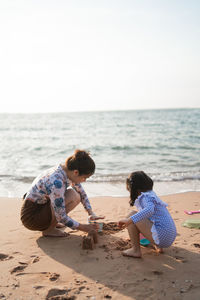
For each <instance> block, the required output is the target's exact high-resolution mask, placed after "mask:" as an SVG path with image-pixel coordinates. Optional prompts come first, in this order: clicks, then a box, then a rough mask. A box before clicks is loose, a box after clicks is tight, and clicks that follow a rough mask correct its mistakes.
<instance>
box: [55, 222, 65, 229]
mask: <svg viewBox="0 0 200 300" xmlns="http://www.w3.org/2000/svg"><path fill="white" fill-rule="evenodd" d="M63 227H66V226H65V225H64V224H63V223H57V224H56V228H63Z"/></svg>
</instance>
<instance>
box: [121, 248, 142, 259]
mask: <svg viewBox="0 0 200 300" xmlns="http://www.w3.org/2000/svg"><path fill="white" fill-rule="evenodd" d="M122 255H124V256H131V257H135V258H141V257H142V253H141V251H135V250H134V249H133V248H130V249H127V250H124V251H122Z"/></svg>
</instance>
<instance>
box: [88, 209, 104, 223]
mask: <svg viewBox="0 0 200 300" xmlns="http://www.w3.org/2000/svg"><path fill="white" fill-rule="evenodd" d="M104 218H105V217H104V216H97V215H96V214H95V213H94V212H93V211H89V219H90V220H91V221H95V220H100V219H104Z"/></svg>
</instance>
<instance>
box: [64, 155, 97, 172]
mask: <svg viewBox="0 0 200 300" xmlns="http://www.w3.org/2000/svg"><path fill="white" fill-rule="evenodd" d="M65 166H66V167H67V169H68V170H70V171H73V170H78V171H79V176H81V175H92V174H94V172H95V163H94V161H93V159H92V158H91V157H90V153H89V152H86V151H84V150H78V149H77V150H75V151H74V154H73V155H72V156H70V157H68V158H67V160H66V162H65Z"/></svg>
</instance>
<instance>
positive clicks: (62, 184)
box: [25, 165, 92, 229]
mask: <svg viewBox="0 0 200 300" xmlns="http://www.w3.org/2000/svg"><path fill="white" fill-rule="evenodd" d="M70 186H71V181H70V180H69V178H68V177H67V174H66V173H65V171H64V170H63V168H62V166H61V165H58V166H56V167H53V168H51V169H48V170H47V171H45V172H44V173H43V174H40V175H39V176H38V177H36V179H35V180H34V181H33V183H32V186H31V189H30V190H29V191H28V193H27V194H26V197H25V199H28V198H31V200H33V201H34V202H36V203H38V204H44V203H46V202H47V201H48V198H50V200H51V205H52V208H53V210H54V212H55V217H56V220H57V221H58V222H61V223H63V224H64V225H66V226H68V227H70V228H72V229H76V228H77V227H78V226H79V223H78V222H77V221H75V220H73V219H72V218H70V217H69V216H68V215H67V214H66V210H65V192H66V190H67V188H69V187H70ZM73 188H74V189H75V190H76V191H77V192H78V193H79V194H80V197H81V203H82V204H83V206H84V208H85V210H87V211H88V210H91V209H92V208H91V205H90V202H89V199H88V197H87V195H86V193H85V191H84V189H83V187H82V185H81V184H75V185H73ZM47 196H48V197H47Z"/></svg>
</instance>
